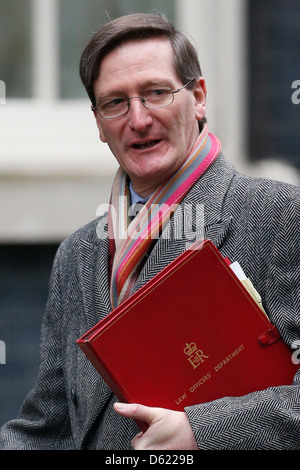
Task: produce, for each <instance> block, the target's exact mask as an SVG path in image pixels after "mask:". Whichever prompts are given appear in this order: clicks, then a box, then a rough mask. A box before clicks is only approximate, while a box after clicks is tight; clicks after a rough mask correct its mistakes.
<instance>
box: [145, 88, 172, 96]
mask: <svg viewBox="0 0 300 470" xmlns="http://www.w3.org/2000/svg"><path fill="white" fill-rule="evenodd" d="M170 92H171V90H170V89H169V88H153V89H151V90H148V91H147V93H146V96H149V97H151V98H152V97H153V98H156V97H161V96H167V95H169V94H170Z"/></svg>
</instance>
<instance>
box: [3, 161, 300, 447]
mask: <svg viewBox="0 0 300 470" xmlns="http://www.w3.org/2000/svg"><path fill="white" fill-rule="evenodd" d="M184 203H186V204H190V205H191V204H193V205H194V206H195V205H196V204H203V205H204V223H205V227H204V229H205V238H210V239H211V240H212V241H213V242H214V243H215V245H216V246H217V247H218V248H219V250H220V251H221V252H222V253H223V255H226V256H229V258H231V259H232V260H238V261H239V262H240V264H241V265H242V267H243V269H244V271H245V272H246V274H247V276H248V277H250V278H251V279H252V281H253V283H254V285H255V286H256V288H257V290H258V291H259V292H260V294H261V296H262V299H263V303H264V307H265V309H266V311H267V313H268V315H269V316H270V319H271V320H272V321H273V322H274V323H275V324H276V325H277V327H278V329H279V331H280V333H281V334H282V336H283V339H284V341H286V342H287V343H288V344H289V345H291V344H292V343H293V342H294V341H296V340H299V338H300V295H299V294H300V293H299V269H300V268H299V262H300V259H299V256H300V252H299V219H300V191H299V189H298V188H295V187H293V186H291V185H287V184H283V183H278V182H272V181H269V180H266V179H253V178H250V177H246V176H243V175H241V174H239V173H237V172H236V171H235V169H234V167H233V166H232V165H231V164H230V163H229V162H228V161H227V160H226V159H225V158H224V157H223V156H222V155H221V156H220V157H219V158H218V159H217V160H216V162H215V163H214V164H213V165H212V166H211V167H210V168H209V169H208V170H207V171H206V173H205V174H204V175H203V176H202V177H201V178H200V180H198V181H197V183H196V184H195V186H194V187H193V188H192V190H191V191H190V193H189V194H188V195H187V197H186V198H185V201H184ZM185 247H186V240H185V239H184V238H181V239H180V238H177V239H169V238H168V237H163V236H162V237H161V238H160V239H159V240H158V241H157V242H156V244H155V246H154V248H153V250H152V251H151V253H149V255H148V258H147V261H146V262H145V265H144V268H143V270H142V272H141V274H140V276H139V279H138V282H137V285H136V289H138V288H139V287H140V286H142V285H143V284H145V283H146V282H147V281H148V280H149V279H151V278H152V277H153V276H154V275H155V274H156V273H158V272H159V271H160V270H161V269H162V268H163V267H164V266H166V264H168V263H169V262H170V261H172V260H173V259H175V258H176V257H177V256H178V255H179V254H180V253H181V252H182V251H183V250H184V249H185ZM107 265H108V236H107V225H106V216H103V217H102V218H100V219H98V220H96V221H94V222H92V223H90V224H89V225H87V226H86V227H84V228H82V229H81V230H79V231H78V232H76V233H75V234H74V235H72V236H70V237H69V238H68V239H67V240H65V241H64V242H63V243H62V245H61V246H60V248H59V250H58V253H57V256H56V258H55V261H54V266H53V272H52V277H51V287H50V293H49V300H48V303H47V307H46V312H45V319H44V322H43V327H42V335H41V366H40V374H39V378H38V382H37V384H36V387H35V388H34V390H33V391H32V392H31V393H30V394H29V395H28V397H27V398H26V399H25V401H24V404H23V407H22V410H21V413H20V416H19V418H18V419H16V420H14V421H11V422H9V423H7V424H6V425H5V426H4V427H3V428H2V431H1V434H0V442H1V447H2V448H5V449H113V450H119V449H121V450H122V449H124V450H125V449H131V446H130V441H131V439H132V438H133V437H134V435H135V434H136V433H137V432H139V430H138V428H137V426H136V424H135V423H134V422H133V421H132V420H130V419H126V418H123V417H121V416H119V415H118V414H117V413H115V412H114V411H113V408H112V404H113V402H114V401H115V397H114V395H113V394H112V392H111V391H110V389H109V387H108V386H107V385H106V384H105V383H104V381H103V380H102V379H101V377H100V376H99V374H98V373H97V372H96V371H95V369H94V368H93V366H92V365H91V364H90V362H89V361H88V360H87V359H86V357H85V355H84V354H83V353H82V352H81V351H80V349H79V348H78V346H77V345H76V340H77V339H78V338H79V337H80V336H81V335H82V334H83V333H84V332H86V331H87V330H88V329H89V328H91V327H92V326H93V325H94V324H95V323H96V322H98V321H99V320H100V319H101V318H103V317H105V316H106V315H107V314H108V313H109V312H110V309H111V306H110V299H109V286H108V270H107ZM199 291H201V285H200V286H199ZM169 315H170V317H171V315H172V312H170V313H169ZM184 315H185V313H184V312H182V318H183V321H184ZM242 316H243V312H241V321H242ZM245 328H247V325H246V324H245ZM117 347H118V345H117V344H112V348H117ZM137 353H138V351H137ZM274 367H276V364H274ZM299 392H300V374H296V376H295V380H294V383H293V385H289V386H282V387H276V388H270V389H267V390H263V391H258V392H255V393H252V394H250V395H246V396H244V397H237V398H230V397H225V398H222V399H220V400H216V401H213V402H210V403H204V404H201V405H197V406H194V407H189V408H187V409H186V413H187V414H188V417H189V420H190V423H191V426H192V429H193V431H194V434H195V436H196V440H197V443H198V446H199V449H300V393H299Z"/></svg>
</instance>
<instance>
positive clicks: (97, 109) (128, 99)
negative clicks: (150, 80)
mask: <svg viewBox="0 0 300 470" xmlns="http://www.w3.org/2000/svg"><path fill="white" fill-rule="evenodd" d="M194 80H195V78H191V80H189V81H188V82H187V83H186V84H185V85H183V86H182V87H180V88H177V89H176V90H171V88H169V87H161V88H164V89H168V90H170V92H171V94H172V101H171V102H170V103H168V104H163V105H160V106H153V107H148V106H147V105H146V102H145V101H143V100H144V98H143V96H131V97H129V98H124V99H125V100H126V101H127V103H126V104H127V110H126V111H125V113H122V114H118V115H117V116H112V117H105V116H102V114H100V111H99V108H98V106H93V105H92V106H91V111H93V112H94V111H97V114H98V116H100V117H102V118H103V119H117V118H119V117H122V116H125V115H126V114H127V113H128V111H129V108H130V101H131V100H133V99H136V98H138V99H139V100H140V101H141V103H142V105H143V106H144V107H145V108H146V109H159V108H166V107H167V106H170V104H172V103H173V102H174V94H175V93H179V92H180V91H181V90H183V89H184V88H186V87H187V86H188V85H190V83H192V82H193V81H194ZM118 98H121V97H119V96H116V97H115V98H114V99H118ZM105 101H110V99H107V100H102V101H101V102H102V103H104V102H105Z"/></svg>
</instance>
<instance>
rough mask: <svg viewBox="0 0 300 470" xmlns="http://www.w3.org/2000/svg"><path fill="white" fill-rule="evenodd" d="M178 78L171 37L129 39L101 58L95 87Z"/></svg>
mask: <svg viewBox="0 0 300 470" xmlns="http://www.w3.org/2000/svg"><path fill="white" fill-rule="evenodd" d="M166 78H168V79H169V80H170V81H172V80H176V79H177V74H176V72H175V66H174V52H173V48H172V45H171V42H170V40H169V39H168V38H164V37H159V38H149V39H143V40H130V41H127V42H124V43H122V44H120V45H119V46H117V47H116V48H115V49H113V50H112V51H110V52H109V53H108V54H107V55H106V56H105V57H104V58H103V60H102V62H101V65H100V67H99V75H98V78H97V80H96V81H95V84H94V88H95V91H96V90H98V91H99V90H100V89H101V91H103V92H104V91H105V90H106V89H109V88H111V87H112V86H113V85H114V86H120V85H122V84H123V85H124V84H128V82H131V83H132V84H133V83H135V82H137V83H138V82H141V83H142V82H145V81H151V80H153V81H155V80H156V81H159V80H165V79H166Z"/></svg>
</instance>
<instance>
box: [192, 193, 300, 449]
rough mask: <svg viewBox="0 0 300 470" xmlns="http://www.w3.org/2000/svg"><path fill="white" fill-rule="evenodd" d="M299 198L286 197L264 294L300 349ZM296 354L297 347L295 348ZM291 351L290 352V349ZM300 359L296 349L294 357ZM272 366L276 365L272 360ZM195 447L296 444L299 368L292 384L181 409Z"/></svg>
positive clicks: (274, 317) (289, 339) (299, 428)
mask: <svg viewBox="0 0 300 470" xmlns="http://www.w3.org/2000/svg"><path fill="white" fill-rule="evenodd" d="M299 221H300V198H299V192H298V191H297V190H296V191H295V192H294V196H293V197H288V202H286V204H285V207H284V209H283V210H282V211H281V218H280V219H279V220H278V224H277V231H276V235H275V238H274V239H273V240H274V243H273V247H272V255H271V259H268V260H265V262H267V263H268V280H267V287H266V295H265V299H266V302H267V304H268V311H269V312H270V314H271V316H272V320H273V321H274V323H275V324H276V326H277V327H278V329H279V330H280V332H281V334H282V337H283V339H284V340H285V341H286V342H287V344H289V345H290V346H291V347H292V346H297V345H298V351H299V348H300V292H299V286H300V283H299V269H300V267H299V260H300V250H299V246H300V245H299ZM295 354H296V352H295ZM291 356H292V351H291ZM296 357H297V358H298V360H299V359H300V351H299V353H298V355H297V356H296ZM274 367H276V364H274ZM185 411H186V413H187V415H188V418H189V420H190V424H191V427H192V429H193V432H194V434H195V437H196V440H197V444H198V447H199V449H219V450H223V449H224V450H248V449H249V450H253V449H278V450H279V449H281V450H283V449H284V450H291V449H294V450H295V449H297V450H299V449H300V371H299V370H298V372H297V374H296V375H295V377H294V381H293V384H292V385H288V386H280V387H271V388H268V389H266V390H263V391H257V392H254V393H251V394H249V395H246V396H242V397H224V398H221V399H219V400H215V401H212V402H209V403H204V404H201V405H196V406H192V407H188V408H186V410H185Z"/></svg>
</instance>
